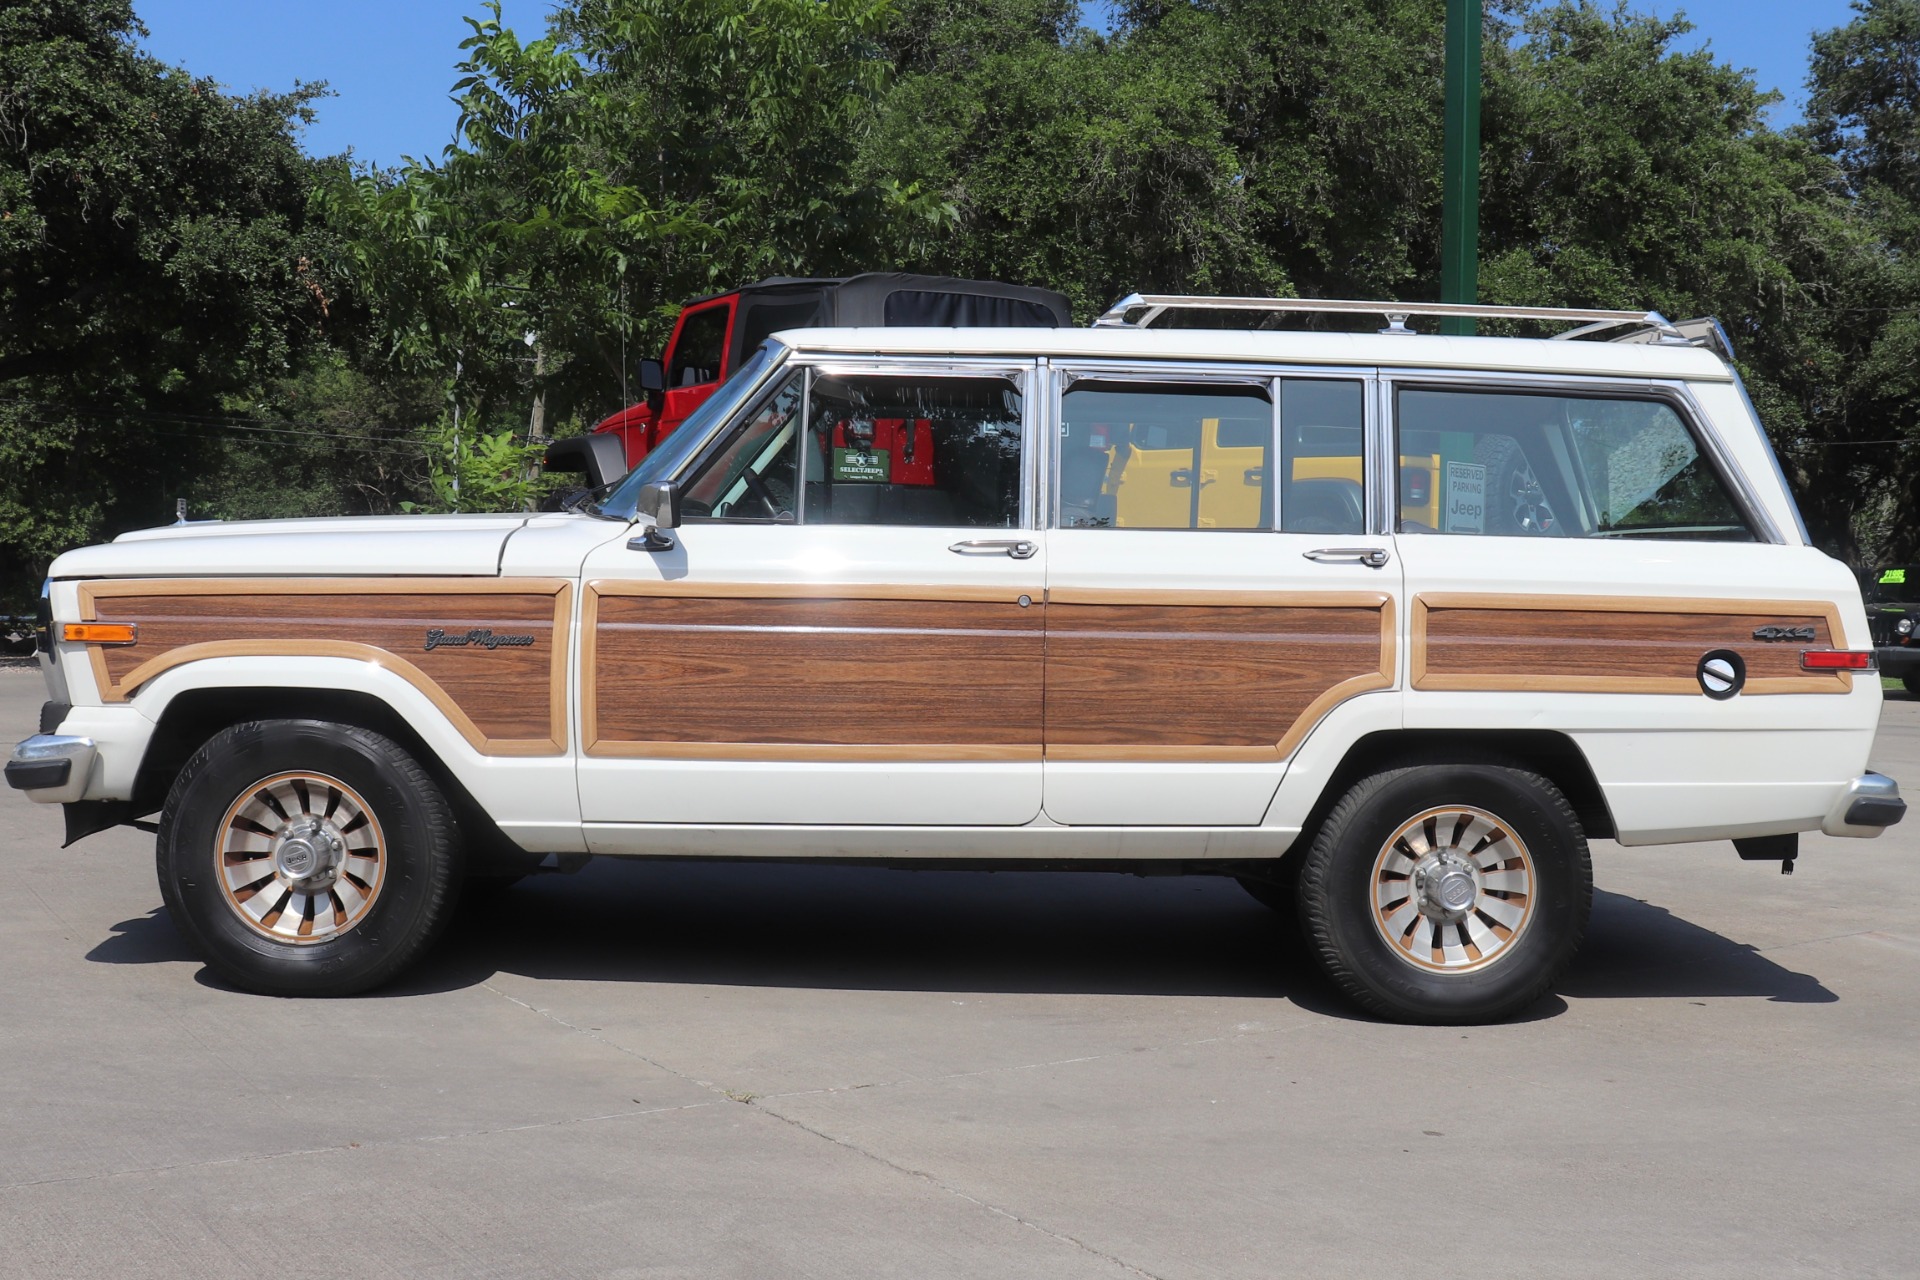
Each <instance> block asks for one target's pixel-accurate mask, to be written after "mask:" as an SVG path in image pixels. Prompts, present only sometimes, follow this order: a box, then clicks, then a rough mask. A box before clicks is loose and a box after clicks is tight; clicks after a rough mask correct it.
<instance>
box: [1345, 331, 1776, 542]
mask: <svg viewBox="0 0 1920 1280" xmlns="http://www.w3.org/2000/svg"><path fill="white" fill-rule="evenodd" d="M1380 378H1381V383H1382V386H1383V388H1384V396H1383V401H1382V405H1381V408H1382V411H1383V415H1384V417H1385V418H1386V429H1387V438H1388V441H1389V444H1388V447H1389V448H1390V449H1397V448H1398V442H1397V436H1398V434H1399V421H1398V417H1397V414H1396V412H1395V408H1396V405H1395V392H1396V391H1397V390H1398V388H1399V387H1401V386H1402V385H1406V384H1412V383H1419V384H1422V385H1423V386H1424V387H1425V388H1428V389H1449V390H1457V391H1467V392H1475V391H1493V392H1500V391H1509V392H1521V393H1525V394H1534V395H1539V394H1553V393H1555V392H1558V393H1561V394H1565V395H1576V396H1577V395H1592V396H1596V397H1598V398H1603V399H1615V400H1618V399H1639V400H1659V401H1662V402H1664V403H1665V404H1666V405H1667V407H1669V408H1670V409H1672V410H1673V411H1674V412H1675V413H1676V414H1677V415H1679V418H1680V423H1681V425H1682V426H1683V427H1685V428H1686V429H1687V434H1688V435H1690V436H1692V437H1693V443H1694V447H1695V448H1697V449H1699V450H1700V453H1701V456H1703V457H1705V458H1706V459H1707V465H1708V466H1710V467H1712V468H1713V469H1714V472H1715V474H1716V475H1718V476H1719V478H1720V482H1721V483H1722V484H1724V485H1725V486H1726V487H1727V493H1728V495H1729V496H1730V497H1731V498H1732V499H1733V501H1734V505H1735V506H1736V507H1738V508H1739V509H1740V514H1741V516H1742V518H1744V519H1745V520H1746V521H1747V525H1748V529H1749V531H1750V532H1751V533H1752V534H1753V535H1754V541H1755V542H1760V543H1771V544H1774V545H1785V544H1786V539H1785V538H1784V537H1782V536H1781V533H1780V527H1779V526H1778V525H1777V524H1775V523H1774V521H1773V517H1772V516H1770V515H1769V514H1768V513H1767V508H1766V504H1765V503H1763V502H1762V501H1761V500H1760V498H1759V495H1758V494H1757V493H1756V492H1755V491H1754V489H1753V486H1752V484H1751V483H1750V482H1749V481H1748V480H1747V475H1746V472H1745V471H1743V470H1741V468H1740V465H1739V464H1738V462H1736V461H1735V460H1734V458H1733V456H1732V455H1731V454H1730V453H1728V452H1727V449H1726V446H1725V445H1724V444H1723V443H1722V442H1721V440H1720V437H1719V435H1718V434H1717V433H1716V432H1715V431H1713V430H1712V427H1711V420H1710V419H1709V418H1708V417H1707V414H1706V412H1705V410H1703V409H1702V408H1701V406H1700V402H1699V401H1698V400H1697V399H1695V398H1694V395H1693V391H1692V389H1691V388H1690V387H1689V386H1688V385H1687V383H1686V382H1685V380H1683V379H1666V378H1625V377H1605V376H1592V377H1588V376H1579V375H1569V374H1559V373H1553V374H1529V373H1521V372H1513V373H1471V374H1463V373H1461V372H1458V371H1454V370H1446V369H1394V368H1383V369H1382V370H1380Z"/></svg>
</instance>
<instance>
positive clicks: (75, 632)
mask: <svg viewBox="0 0 1920 1280" xmlns="http://www.w3.org/2000/svg"><path fill="white" fill-rule="evenodd" d="M60 636H61V638H62V639H63V640H65V641H67V643H69V644H137V643H138V642H139V638H140V627H139V624H137V623H133V622H69V623H67V624H66V625H65V626H63V627H61V628H60Z"/></svg>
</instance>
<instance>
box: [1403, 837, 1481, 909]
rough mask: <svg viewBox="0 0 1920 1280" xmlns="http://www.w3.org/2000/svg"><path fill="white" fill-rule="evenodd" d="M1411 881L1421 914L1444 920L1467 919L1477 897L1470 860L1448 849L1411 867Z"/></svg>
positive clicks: (1477, 890) (1478, 884)
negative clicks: (1412, 868) (1412, 870)
mask: <svg viewBox="0 0 1920 1280" xmlns="http://www.w3.org/2000/svg"><path fill="white" fill-rule="evenodd" d="M1413 884H1414V892H1415V895H1416V898H1417V900H1418V902H1419V904H1420V914H1422V915H1424V916H1427V917H1429V918H1431V919H1434V920H1440V921H1444V922H1447V923H1452V922H1454V921H1456V920H1464V919H1466V918H1467V916H1468V914H1469V913H1470V912H1472V910H1473V904H1474V903H1475V902H1476V901H1478V900H1479V897H1480V878H1479V876H1478V875H1476V874H1475V872H1474V867H1473V864H1472V863H1471V862H1468V861H1467V860H1466V859H1465V858H1462V857H1461V856H1459V855H1458V854H1456V853H1451V852H1449V853H1439V854H1435V855H1433V856H1432V857H1429V858H1423V859H1422V860H1421V862H1420V865H1418V866H1417V867H1415V868H1414V872H1413Z"/></svg>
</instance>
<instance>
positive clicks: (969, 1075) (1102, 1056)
mask: <svg viewBox="0 0 1920 1280" xmlns="http://www.w3.org/2000/svg"><path fill="white" fill-rule="evenodd" d="M1310 1029H1311V1026H1310V1024H1304V1023H1303V1024H1300V1025H1298V1026H1293V1027H1259V1028H1253V1029H1248V1030H1244V1031H1236V1032H1235V1033H1234V1034H1232V1035H1224V1036H1203V1037H1201V1038H1200V1039H1198V1040H1176V1041H1173V1042H1171V1043H1169V1044H1153V1045H1143V1046H1141V1047H1139V1048H1133V1049H1123V1050H1118V1051H1116V1052H1113V1053H1089V1054H1084V1055H1082V1056H1080V1057H1077V1058H1050V1059H1047V1060H1046V1061H1043V1062H1020V1063H1014V1064H1012V1065H1010V1066H1001V1067H981V1068H979V1069H978V1070H975V1071H949V1072H946V1073H945V1074H942V1075H937V1076H902V1077H901V1078H900V1079H898V1080H869V1081H865V1082H863V1083H861V1084H834V1085H827V1086H825V1087H824V1088H820V1089H793V1090H789V1091H787V1092H785V1093H769V1094H763V1095H760V1096H761V1097H764V1098H817V1097H823V1096H826V1095H830V1094H836V1093H858V1092H860V1091H862V1090H864V1089H893V1088H898V1087H899V1086H901V1085H913V1084H939V1083H941V1082H942V1081H946V1080H969V1079H973V1078H975V1077H978V1076H995V1075H1004V1074H1008V1073H1011V1072H1015V1071H1041V1070H1045V1069H1046V1068H1048V1067H1072V1066H1078V1065H1079V1064H1081V1063H1083V1062H1107V1061H1111V1060H1112V1059H1115V1058H1132V1057H1137V1056H1138V1055H1140V1054H1143V1053H1165V1052H1167V1051H1168V1050H1169V1049H1195V1048H1199V1047H1201V1046H1203V1045H1209V1044H1227V1043H1231V1042H1235V1041H1240V1040H1248V1039H1251V1038H1253V1037H1254V1036H1267V1035H1274V1034H1276V1033H1280V1032H1288V1031H1306V1030H1310Z"/></svg>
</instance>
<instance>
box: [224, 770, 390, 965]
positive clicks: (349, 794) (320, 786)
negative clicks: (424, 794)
mask: <svg viewBox="0 0 1920 1280" xmlns="http://www.w3.org/2000/svg"><path fill="white" fill-rule="evenodd" d="M216 840H217V848H216V850H215V857H216V858H217V859H218V860H219V874H220V885H221V887H222V889H224V890H225V892H226V898H227V904H228V905H229V906H231V907H232V908H233V910H234V911H235V912H236V913H237V914H238V916H239V918H240V920H241V921H242V923H244V924H246V925H247V926H248V927H249V928H251V929H253V930H255V931H257V932H259V933H261V934H264V935H265V936H267V937H269V938H272V939H273V940H275V941H277V942H291V943H295V944H310V943H315V942H323V941H325V940H326V939H328V938H331V937H334V936H335V935H337V934H341V933H345V932H346V931H347V930H349V929H351V928H353V927H354V926H355V925H357V924H359V923H360V922H361V921H362V920H365V919H366V918H367V915H368V913H369V912H370V911H371V910H372V909H373V904H374V901H375V899H377V898H378V897H379V895H380V889H381V886H382V884H383V883H384V882H385V879H386V868H387V848H386V840H385V837H384V836H383V835H382V833H381V829H380V822H379V820H378V819H377V818H375V817H374V816H373V813H372V811H371V809H370V807H369V806H368V804H367V802H366V801H365V800H364V799H362V798H361V796H360V794H359V793H358V792H356V791H355V790H354V789H353V788H352V787H350V786H348V785H347V784H346V783H344V782H342V781H341V780H340V779H338V778H334V777H330V776H328V775H326V774H323V773H311V772H293V773H279V774H274V775H272V776H270V777H267V778H263V779H261V780H260V781H259V782H256V783H255V784H253V785H252V786H250V787H248V788H246V790H245V791H243V792H242V793H241V795H240V797H239V798H238V799H236V800H235V801H234V802H233V804H232V805H230V806H229V807H228V809H227V812H226V816H225V817H224V818H223V819H222V820H221V823H220V826H219V829H218V831H217V833H216Z"/></svg>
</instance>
